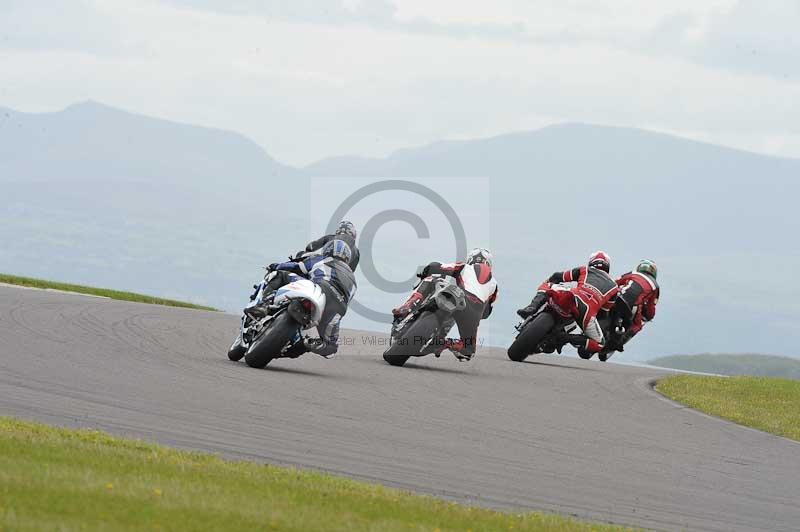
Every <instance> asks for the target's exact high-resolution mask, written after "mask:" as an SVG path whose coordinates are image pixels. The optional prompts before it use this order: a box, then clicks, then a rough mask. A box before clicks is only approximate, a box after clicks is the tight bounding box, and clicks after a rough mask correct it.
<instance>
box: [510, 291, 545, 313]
mask: <svg viewBox="0 0 800 532" xmlns="http://www.w3.org/2000/svg"><path fill="white" fill-rule="evenodd" d="M546 302H547V294H546V293H544V292H537V293H536V295H535V296H534V298H533V299H532V300H531V303H530V304H529V305H528V306H527V307H523V308H521V309H519V310H518V311H517V315H518V316H519V317H520V318H522V319H525V318H527V317H528V316H533V315H534V314H536V311H537V310H539V309H540V308H541V307H542V305H544V304H545V303H546Z"/></svg>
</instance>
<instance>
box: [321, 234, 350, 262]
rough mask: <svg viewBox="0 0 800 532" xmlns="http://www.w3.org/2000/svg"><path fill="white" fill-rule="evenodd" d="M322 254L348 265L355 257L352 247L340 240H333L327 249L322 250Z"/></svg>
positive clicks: (327, 245) (326, 245) (326, 246)
mask: <svg viewBox="0 0 800 532" xmlns="http://www.w3.org/2000/svg"><path fill="white" fill-rule="evenodd" d="M322 254H323V255H324V256H326V257H333V258H334V259H339V260H341V261H344V262H347V263H349V262H350V259H351V258H352V257H353V252H352V251H350V246H348V245H347V242H345V241H344V240H339V239H335V240H331V241H329V242H328V243H327V244H325V247H323V248H322Z"/></svg>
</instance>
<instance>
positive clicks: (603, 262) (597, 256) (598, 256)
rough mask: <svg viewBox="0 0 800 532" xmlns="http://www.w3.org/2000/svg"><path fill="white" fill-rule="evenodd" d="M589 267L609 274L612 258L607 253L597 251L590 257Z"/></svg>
mask: <svg viewBox="0 0 800 532" xmlns="http://www.w3.org/2000/svg"><path fill="white" fill-rule="evenodd" d="M589 267H590V268H597V269H598V270H603V271H604V272H606V273H608V272H610V271H611V257H609V256H608V255H607V254H606V252H605V251H595V252H594V253H592V254H591V255H589Z"/></svg>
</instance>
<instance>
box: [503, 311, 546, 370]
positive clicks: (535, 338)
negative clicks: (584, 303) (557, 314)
mask: <svg viewBox="0 0 800 532" xmlns="http://www.w3.org/2000/svg"><path fill="white" fill-rule="evenodd" d="M555 324H556V319H555V318H554V317H553V316H552V315H551V314H550V313H549V312H542V313H541V314H539V315H538V316H536V317H535V318H533V321H531V322H529V323H528V325H526V326H525V328H524V329H522V331H521V332H520V333H519V335H517V338H516V339H515V340H514V342H513V343H512V344H511V345H510V346H509V348H508V358H510V359H511V360H513V361H514V362H522V361H523V360H525V359H526V358H528V355H531V354H533V351H534V350H535V349H536V347H537V346H538V345H539V343H540V342H541V341H542V339H543V338H544V337H545V336H546V335H547V333H549V332H550V331H551V330H553V326H554V325H555Z"/></svg>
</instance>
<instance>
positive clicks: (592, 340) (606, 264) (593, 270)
mask: <svg viewBox="0 0 800 532" xmlns="http://www.w3.org/2000/svg"><path fill="white" fill-rule="evenodd" d="M610 270H611V260H610V259H609V257H608V255H607V254H606V253H604V252H602V251H596V252H594V253H592V255H591V256H590V257H589V263H588V264H587V265H586V266H578V267H577V268H572V269H571V270H566V271H563V272H555V273H554V274H553V275H551V276H550V278H549V279H547V281H545V282H544V283H542V284H541V285H540V286H539V290H538V292H537V294H536V296H535V297H534V298H533V300H532V301H531V303H530V305H528V306H527V307H525V308H521V309H519V310H518V311H517V314H519V315H520V316H521V317H522V318H527V317H528V316H531V315H532V314H535V313H536V311H538V310H539V308H540V307H541V306H542V305H544V304H545V303H547V302H548V301H549V302H550V305H551V306H552V307H553V309H554V310H555V311H556V312H558V313H559V314H561V315H562V316H564V317H565V318H572V319H574V320H575V322H576V323H577V324H578V326H579V327H580V328H581V330H582V331H583V335H569V336H568V337H567V341H569V342H570V343H572V344H573V345H575V347H577V348H579V349H580V350H583V351H584V352H587V353H597V352H600V351H601V350H602V349H603V346H604V344H605V336H604V335H603V330H602V328H601V327H600V324H599V323H598V321H597V314H598V313H599V312H600V311H601V310H606V311H609V310H611V308H612V307H613V306H614V302H615V298H616V296H617V292H618V291H619V288H618V287H617V283H616V282H614V280H613V279H612V278H611V276H610V275H609V274H608V272H609V271H610ZM569 282H574V283H576V284H575V286H574V287H572V288H570V289H569V290H554V289H553V288H552V286H553V285H554V284H560V283H569Z"/></svg>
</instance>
